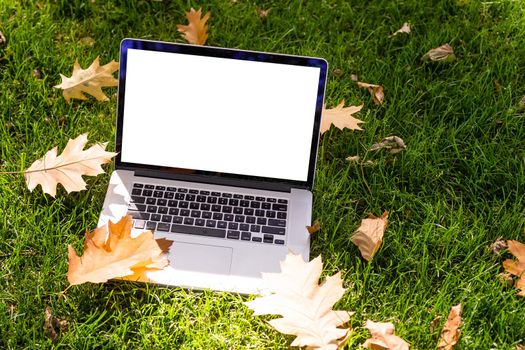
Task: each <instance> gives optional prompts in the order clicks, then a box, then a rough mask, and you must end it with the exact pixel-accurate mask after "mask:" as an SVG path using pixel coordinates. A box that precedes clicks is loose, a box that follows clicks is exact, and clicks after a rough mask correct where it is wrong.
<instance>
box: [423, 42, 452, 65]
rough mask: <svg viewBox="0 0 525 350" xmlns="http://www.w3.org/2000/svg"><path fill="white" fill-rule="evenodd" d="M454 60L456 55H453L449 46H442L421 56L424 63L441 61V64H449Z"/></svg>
mask: <svg viewBox="0 0 525 350" xmlns="http://www.w3.org/2000/svg"><path fill="white" fill-rule="evenodd" d="M455 59H456V55H454V49H453V48H452V46H450V45H449V44H445V45H442V46H440V47H437V48H435V49H432V50H430V51H428V52H427V53H426V54H425V55H423V60H424V61H428V60H430V61H433V62H435V61H441V62H451V61H454V60H455Z"/></svg>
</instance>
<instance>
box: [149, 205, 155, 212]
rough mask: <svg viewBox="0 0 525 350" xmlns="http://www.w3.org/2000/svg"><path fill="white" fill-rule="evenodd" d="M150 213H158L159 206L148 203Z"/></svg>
mask: <svg viewBox="0 0 525 350" xmlns="http://www.w3.org/2000/svg"><path fill="white" fill-rule="evenodd" d="M147 211H148V213H156V212H157V207H156V206H154V205H148V210H147Z"/></svg>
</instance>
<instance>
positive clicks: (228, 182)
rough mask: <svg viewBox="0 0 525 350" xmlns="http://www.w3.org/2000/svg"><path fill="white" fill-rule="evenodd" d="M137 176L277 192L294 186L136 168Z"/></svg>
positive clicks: (287, 190)
mask: <svg viewBox="0 0 525 350" xmlns="http://www.w3.org/2000/svg"><path fill="white" fill-rule="evenodd" d="M135 176H139V177H153V178H158V179H169V180H177V181H188V182H198V183H206V184H214V185H223V186H233V187H244V188H253V189H259V190H269V191H277V192H291V190H292V186H290V185H289V184H284V183H280V182H263V181H254V180H246V179H230V178H224V177H216V176H205V175H198V174H191V175H188V174H173V173H166V172H164V171H157V170H151V169H148V170H142V169H135Z"/></svg>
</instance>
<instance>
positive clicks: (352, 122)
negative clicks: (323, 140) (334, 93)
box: [321, 100, 364, 135]
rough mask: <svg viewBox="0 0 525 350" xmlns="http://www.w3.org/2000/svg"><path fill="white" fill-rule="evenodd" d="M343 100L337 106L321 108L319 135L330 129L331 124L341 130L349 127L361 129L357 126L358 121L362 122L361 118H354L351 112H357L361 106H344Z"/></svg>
mask: <svg viewBox="0 0 525 350" xmlns="http://www.w3.org/2000/svg"><path fill="white" fill-rule="evenodd" d="M344 105H345V100H342V101H341V103H339V104H338V105H337V107H334V108H329V109H326V108H324V109H323V116H322V119H321V135H322V134H324V133H325V132H327V131H328V130H329V129H330V126H331V125H332V124H333V125H334V126H335V127H336V128H338V129H341V130H343V129H344V128H349V129H351V130H363V129H361V128H360V127H359V125H357V124H360V123H364V122H363V121H362V120H359V119H357V118H354V116H353V115H352V114H354V113H357V112H359V111H360V110H361V108H363V105H361V106H350V107H344Z"/></svg>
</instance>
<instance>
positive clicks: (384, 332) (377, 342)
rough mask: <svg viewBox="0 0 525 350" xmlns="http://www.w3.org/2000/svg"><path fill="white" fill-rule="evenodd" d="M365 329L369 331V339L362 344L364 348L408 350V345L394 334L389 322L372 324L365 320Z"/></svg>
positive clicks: (392, 326) (372, 322)
mask: <svg viewBox="0 0 525 350" xmlns="http://www.w3.org/2000/svg"><path fill="white" fill-rule="evenodd" d="M365 328H367V329H368V330H369V331H370V334H371V335H372V337H371V338H369V339H367V340H366V341H365V343H364V344H363V347H364V348H368V349H374V350H408V348H409V345H408V343H407V342H406V341H404V340H403V339H402V338H400V337H398V336H397V335H395V334H394V325H393V324H392V323H390V322H374V321H370V320H367V321H366V324H365Z"/></svg>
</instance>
